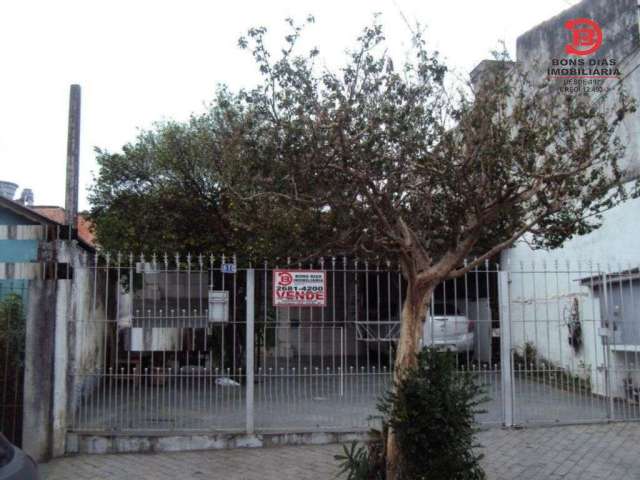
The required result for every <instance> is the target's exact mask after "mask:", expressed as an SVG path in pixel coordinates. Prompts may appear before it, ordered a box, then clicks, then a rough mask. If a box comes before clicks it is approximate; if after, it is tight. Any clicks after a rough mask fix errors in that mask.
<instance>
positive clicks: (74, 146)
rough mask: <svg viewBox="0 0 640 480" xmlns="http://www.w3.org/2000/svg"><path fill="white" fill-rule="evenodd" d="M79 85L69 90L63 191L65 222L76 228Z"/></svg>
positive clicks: (78, 167)
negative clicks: (65, 181)
mask: <svg viewBox="0 0 640 480" xmlns="http://www.w3.org/2000/svg"><path fill="white" fill-rule="evenodd" d="M79 170H80V85H71V88H70V91H69V126H68V135H67V185H66V191H65V202H64V209H65V224H66V225H71V226H72V227H73V228H77V218H78V184H79V183H78V177H79V175H80V172H79Z"/></svg>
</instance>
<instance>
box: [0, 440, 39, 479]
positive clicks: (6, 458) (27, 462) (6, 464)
mask: <svg viewBox="0 0 640 480" xmlns="http://www.w3.org/2000/svg"><path fill="white" fill-rule="evenodd" d="M39 479H40V474H39V473H38V466H37V465H36V462H34V461H33V459H32V458H31V457H30V456H29V455H27V454H26V453H24V452H23V451H22V450H20V449H19V448H18V447H16V446H15V445H13V444H12V443H11V442H10V441H9V440H7V439H6V437H5V436H4V435H2V433H0V480H39Z"/></svg>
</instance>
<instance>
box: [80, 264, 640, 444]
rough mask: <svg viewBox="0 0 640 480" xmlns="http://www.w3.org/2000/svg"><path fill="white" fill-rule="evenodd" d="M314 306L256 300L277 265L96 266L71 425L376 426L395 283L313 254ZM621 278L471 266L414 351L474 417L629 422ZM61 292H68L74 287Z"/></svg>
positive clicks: (632, 315)
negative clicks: (430, 352)
mask: <svg viewBox="0 0 640 480" xmlns="http://www.w3.org/2000/svg"><path fill="white" fill-rule="evenodd" d="M282 263H283V265H285V266H286V268H289V269H296V270H303V271H306V270H309V271H320V272H323V274H324V277H325V278H326V285H325V288H326V291H325V294H326V304H325V305H324V306H304V307H302V306H298V307H291V306H286V307H283V306H278V305H276V304H274V298H273V290H274V284H273V282H274V280H273V270H274V269H277V268H278V265H270V264H267V263H262V264H259V265H255V264H254V265H250V264H246V265H241V264H240V263H239V262H238V261H237V259H236V258H235V257H225V256H218V257H214V256H208V257H205V256H189V255H187V256H179V255H174V256H167V255H164V256H151V257H143V256H140V257H133V256H128V257H123V256H115V257H113V256H109V255H105V256H96V257H91V258H89V257H87V258H85V259H84V264H82V265H80V266H79V267H78V268H77V269H76V272H75V274H74V282H75V283H76V287H77V288H80V286H82V287H83V288H84V291H85V294H83V295H78V298H79V299H80V300H79V301H78V304H77V305H76V306H75V308H74V312H75V314H74V315H75V316H74V318H71V319H70V320H69V321H70V324H69V332H71V333H72V336H71V337H70V338H72V339H73V340H70V345H69V347H70V358H71V362H70V364H71V365H72V367H71V370H70V379H69V382H70V385H71V392H72V394H71V398H70V408H71V411H72V413H73V415H72V420H71V422H70V429H71V430H73V431H79V432H82V431H85V432H86V431H110V432H118V431H121V432H127V431H156V432H164V431H170V432H176V431H203V432H212V431H213V432H227V431H228V432H249V433H252V432H268V431H285V432H289V431H290V432H295V431H329V430H331V431H338V430H364V429H367V428H369V427H370V426H371V425H372V424H376V422H377V420H376V416H377V410H376V403H377V400H378V399H379V397H380V396H381V395H382V394H383V393H384V392H385V391H386V390H387V389H388V388H389V386H390V384H391V378H392V371H393V360H394V356H395V340H396V339H397V337H398V334H399V319H400V315H401V307H402V301H403V298H404V291H405V288H406V286H405V284H404V282H403V279H402V276H401V274H400V273H399V271H398V270H397V269H396V268H394V267H395V266H394V265H391V264H390V263H388V262H383V263H380V264H370V263H367V262H358V261H355V260H352V259H346V258H328V259H324V260H323V259H320V260H318V261H316V262H314V263H310V264H305V265H290V264H289V262H286V261H285V262H282ZM639 286H640V283H639V279H638V271H637V269H635V270H634V269H631V268H627V269H605V268H600V267H599V266H596V265H589V267H588V268H586V267H584V268H583V267H582V266H573V267H572V268H569V266H561V265H556V264H554V265H552V266H551V267H549V268H547V267H546V266H545V267H543V268H542V267H540V268H534V267H531V268H529V267H526V268H525V266H524V265H520V268H512V267H511V266H508V267H507V268H499V267H498V266H497V265H490V264H489V263H486V264H485V265H483V266H481V267H479V268H476V269H474V270H473V271H471V272H469V273H468V274H466V275H464V276H463V277H460V278H458V279H455V280H448V281H446V282H444V283H443V284H441V285H439V286H438V288H436V290H435V291H434V293H433V297H432V299H431V309H430V311H429V313H428V315H427V317H426V319H425V324H424V325H425V326H424V331H423V343H424V344H425V345H429V344H431V345H437V346H438V347H439V348H442V349H447V350H453V351H455V352H456V353H457V355H456V358H457V362H458V368H459V370H460V371H461V372H471V373H472V374H473V375H474V377H475V378H476V379H477V381H478V382H480V383H481V384H482V385H483V386H484V388H485V391H486V393H487V394H488V397H489V398H490V400H489V402H488V403H487V404H486V405H485V406H484V409H485V412H484V413H482V414H480V415H479V416H478V421H479V422H480V423H483V424H494V425H500V424H505V425H514V424H548V423H576V422H592V421H607V420H611V419H635V418H638V417H640V408H639V406H638V400H639V395H640V376H639V375H638V374H639V373H640V372H639V369H638V366H637V365H638V359H639V358H638V356H639V355H640V347H638V346H637V345H640V329H639V324H640V322H639V319H638V313H637V312H638V311H639V308H640V305H639V304H638V302H639V299H640V294H638V290H637V289H638V287H639ZM76 287H74V288H76Z"/></svg>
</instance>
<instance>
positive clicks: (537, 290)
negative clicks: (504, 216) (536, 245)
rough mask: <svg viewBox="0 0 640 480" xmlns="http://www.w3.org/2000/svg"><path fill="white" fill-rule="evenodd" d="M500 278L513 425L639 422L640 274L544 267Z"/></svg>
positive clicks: (531, 266) (508, 404)
mask: <svg viewBox="0 0 640 480" xmlns="http://www.w3.org/2000/svg"><path fill="white" fill-rule="evenodd" d="M500 276H501V281H500V286H501V291H500V296H501V299H502V300H501V303H502V306H503V311H502V317H503V318H502V322H501V325H502V329H503V331H502V332H501V333H502V343H503V345H504V349H503V352H504V354H507V353H508V355H509V358H508V359H507V360H506V362H503V365H504V368H508V370H509V371H510V375H505V376H504V382H505V384H506V388H505V389H504V391H505V399H506V400H507V402H506V404H505V406H506V408H505V411H506V413H505V418H506V423H507V424H524V425H526V424H558V423H588V422H602V421H611V420H635V419H638V418H640V404H639V400H640V369H639V368H638V360H639V359H640V357H639V355H640V318H639V314H638V312H639V311H640V290H639V287H640V283H639V282H638V269H637V268H632V267H631V266H626V267H623V266H620V265H619V266H615V267H614V266H611V265H599V264H593V263H587V264H581V263H575V264H571V263H559V262H555V263H552V264H545V263H541V262H538V263H537V264H536V263H529V264H528V265H527V264H525V263H520V264H519V265H518V266H517V267H516V268H513V269H509V271H505V272H501V273H500ZM507 362H508V363H510V365H508V366H507V365H505V364H506V363H507Z"/></svg>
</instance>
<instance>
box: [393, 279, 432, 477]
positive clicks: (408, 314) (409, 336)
mask: <svg viewBox="0 0 640 480" xmlns="http://www.w3.org/2000/svg"><path fill="white" fill-rule="evenodd" d="M416 283H417V282H416V279H415V276H411V275H407V296H406V298H405V300H404V304H403V305H402V319H401V323H400V340H399V341H398V350H397V351H396V360H395V367H394V368H395V369H394V374H393V377H394V378H393V379H394V382H397V381H398V380H399V379H400V378H402V375H404V372H406V370H407V369H408V368H411V367H413V366H415V365H416V354H417V353H418V352H420V349H421V348H422V345H421V339H422V328H423V322H424V320H425V314H426V311H427V307H428V301H429V300H430V299H431V293H432V292H433V286H432V285H426V286H425V285H422V286H420V288H418V285H416ZM386 462H387V465H386V469H387V480H398V479H399V478H400V477H399V467H400V451H399V447H398V440H397V437H396V435H395V432H394V431H393V429H392V428H389V432H388V436H387V445H386Z"/></svg>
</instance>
